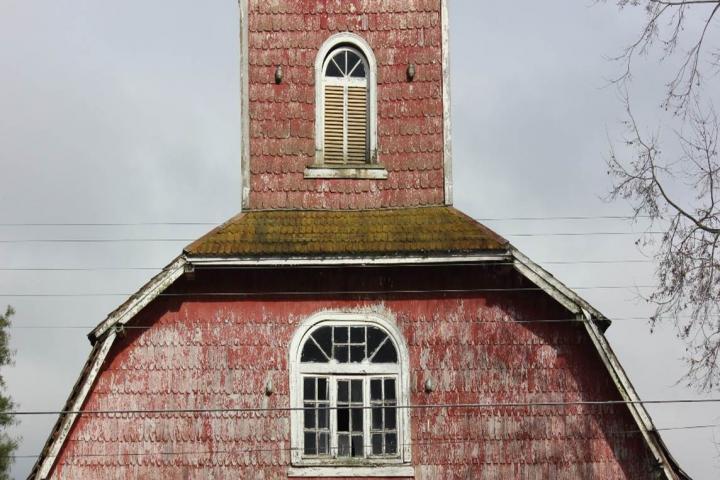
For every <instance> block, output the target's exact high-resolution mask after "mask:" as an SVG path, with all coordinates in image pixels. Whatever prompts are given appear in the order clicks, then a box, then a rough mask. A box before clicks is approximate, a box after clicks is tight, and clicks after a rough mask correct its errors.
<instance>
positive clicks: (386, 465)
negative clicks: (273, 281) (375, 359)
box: [289, 312, 412, 476]
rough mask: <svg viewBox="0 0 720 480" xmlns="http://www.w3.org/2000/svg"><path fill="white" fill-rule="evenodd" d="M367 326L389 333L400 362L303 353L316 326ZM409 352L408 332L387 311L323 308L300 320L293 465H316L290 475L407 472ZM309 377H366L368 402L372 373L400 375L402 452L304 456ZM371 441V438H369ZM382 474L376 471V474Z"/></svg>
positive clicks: (295, 345) (293, 350) (293, 381)
mask: <svg viewBox="0 0 720 480" xmlns="http://www.w3.org/2000/svg"><path fill="white" fill-rule="evenodd" d="M350 325H362V326H373V327H377V328H380V329H381V330H383V331H384V332H385V333H387V334H388V336H389V339H390V341H392V342H393V344H394V346H395V349H396V351H397V355H398V363H397V364H372V363H361V364H358V363H354V364H353V363H348V364H346V363H343V364H338V363H315V364H313V363H301V362H300V355H301V353H302V347H303V345H304V344H305V341H306V340H307V339H308V337H309V335H310V334H311V333H312V332H314V331H315V330H316V329H317V328H320V327H323V326H350ZM408 366H409V355H408V350H407V345H406V344H405V341H404V340H403V336H402V334H401V333H400V330H399V329H398V328H397V326H396V325H395V324H394V323H393V322H392V321H390V320H388V319H387V318H385V317H383V316H382V315H379V314H375V313H354V312H321V313H317V314H315V315H312V316H310V317H309V318H307V319H306V320H305V321H303V322H302V323H301V325H300V326H299V327H298V329H297V331H296V332H295V335H294V337H293V339H292V342H291V344H290V350H289V370H290V372H289V374H290V382H289V386H290V405H291V407H292V410H291V412H290V443H291V447H292V453H291V460H292V465H293V466H294V467H313V468H306V469H303V468H295V469H291V471H290V472H289V473H291V476H305V475H306V474H307V475H315V476H324V475H323V472H325V473H328V474H329V475H330V474H338V473H342V474H343V475H344V476H362V475H368V472H371V473H372V475H371V476H377V475H380V474H382V475H383V476H394V474H398V475H400V474H402V475H407V474H408V471H409V470H408V468H410V467H404V466H406V465H408V464H409V463H410V462H411V460H412V458H411V451H412V449H411V445H410V442H411V435H410V412H409V409H408V408H403V407H404V406H407V405H409V392H410V384H409V374H410V372H409V371H408ZM305 376H318V377H323V376H332V377H333V378H334V381H336V380H337V379H342V378H346V377H353V376H354V377H355V378H356V379H357V378H358V377H359V376H362V378H363V380H364V389H365V394H366V395H365V398H364V401H365V402H368V403H369V391H368V389H369V380H368V379H369V378H370V377H376V376H378V377H382V376H386V377H394V378H396V388H397V405H398V407H399V408H398V409H397V435H398V437H397V438H398V440H397V441H398V456H397V457H393V458H389V457H367V458H363V459H358V458H332V457H330V458H322V457H307V458H306V457H304V455H303V453H304V451H303V429H304V423H303V411H302V407H303V378H304V377H305ZM329 388H330V399H331V409H332V408H333V406H334V405H336V402H334V401H333V400H334V399H333V396H334V395H335V393H334V387H333V386H332V382H331V386H330V387H329ZM368 416H369V409H368V410H366V413H365V419H364V425H365V426H366V430H365V432H369V429H370V424H369V423H368V421H369V417H368ZM330 418H331V425H332V424H333V422H334V421H335V420H334V415H333V414H332V411H331V414H330ZM336 435H337V434H336V432H334V431H333V430H331V445H332V444H334V442H335V441H336V439H334V438H333V437H334V436H336ZM366 440H368V441H369V436H368V437H367V438H366ZM376 474H377V475H376Z"/></svg>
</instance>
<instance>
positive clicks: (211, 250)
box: [185, 206, 508, 257]
mask: <svg viewBox="0 0 720 480" xmlns="http://www.w3.org/2000/svg"><path fill="white" fill-rule="evenodd" d="M507 247H508V242H507V240H505V239H504V238H502V237H500V236H499V235H497V234H496V233H495V232H493V231H492V230H490V229H488V228H487V227H485V226H484V225H482V224H480V223H479V222H477V221H475V220H474V219H472V218H471V217H469V216H467V215H465V214H464V213H461V212H460V211H458V210H456V209H455V208H452V207H446V206H436V207H415V208H397V209H375V210H357V211H337V210H262V211H261V210H254V211H248V212H244V213H241V214H239V215H237V216H235V217H233V218H232V219H230V220H229V221H227V222H226V223H224V224H223V225H220V226H219V227H217V228H215V229H214V230H212V231H211V232H209V233H208V234H206V235H205V236H203V237H201V238H200V239H198V240H197V241H195V242H193V243H192V244H190V245H189V246H187V247H186V249H185V254H186V255H187V256H188V257H283V256H291V257H323V256H338V257H353V256H403V255H429V254H458V253H474V252H487V251H499V250H505V249H507Z"/></svg>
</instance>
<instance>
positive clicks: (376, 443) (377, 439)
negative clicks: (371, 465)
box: [372, 433, 383, 455]
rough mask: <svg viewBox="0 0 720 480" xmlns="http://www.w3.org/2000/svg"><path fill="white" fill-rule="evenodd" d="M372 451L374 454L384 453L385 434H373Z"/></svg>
mask: <svg viewBox="0 0 720 480" xmlns="http://www.w3.org/2000/svg"><path fill="white" fill-rule="evenodd" d="M372 453H373V455H382V454H383V436H382V434H379V433H375V434H373V436H372Z"/></svg>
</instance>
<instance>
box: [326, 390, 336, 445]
mask: <svg viewBox="0 0 720 480" xmlns="http://www.w3.org/2000/svg"><path fill="white" fill-rule="evenodd" d="M328 381H329V382H330V385H329V388H330V392H329V397H330V412H329V415H330V419H329V422H330V457H331V458H337V378H335V377H334V376H330V377H328Z"/></svg>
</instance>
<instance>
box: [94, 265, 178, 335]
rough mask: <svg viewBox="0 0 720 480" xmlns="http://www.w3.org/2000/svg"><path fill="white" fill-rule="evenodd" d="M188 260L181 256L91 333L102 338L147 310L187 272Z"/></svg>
mask: <svg viewBox="0 0 720 480" xmlns="http://www.w3.org/2000/svg"><path fill="white" fill-rule="evenodd" d="M187 263H188V262H187V260H186V259H185V257H184V256H182V255H181V256H179V257H177V258H176V259H175V260H173V262H172V263H170V265H168V266H167V267H165V268H164V269H163V270H162V272H160V273H158V274H157V275H155V276H154V277H153V278H152V279H150V281H149V282H148V283H146V284H145V285H143V286H142V287H141V288H140V290H138V292H137V293H135V294H134V295H132V296H131V297H130V299H129V300H128V301H127V302H125V303H124V304H123V305H121V306H120V307H119V308H118V309H116V310H115V311H114V312H112V313H110V315H108V316H107V318H106V319H105V320H103V322H102V323H101V324H100V325H98V326H97V327H95V328H94V329H93V331H92V332H91V335H92V336H93V337H94V338H100V337H101V336H102V335H103V334H104V333H105V332H107V331H108V330H109V329H110V328H112V327H113V326H115V325H117V324H118V323H119V324H121V325H122V324H125V323H127V322H128V321H129V320H130V319H132V318H133V317H134V316H135V315H136V314H137V313H138V312H139V311H140V310H142V309H143V308H145V306H147V305H148V304H149V303H150V302H151V301H153V300H154V299H155V298H157V297H158V295H160V294H161V293H162V292H163V291H165V289H166V288H168V287H169V286H170V285H172V284H173V282H175V280H177V279H178V278H179V277H180V276H181V275H182V274H183V272H184V271H185V265H186V264H187Z"/></svg>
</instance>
